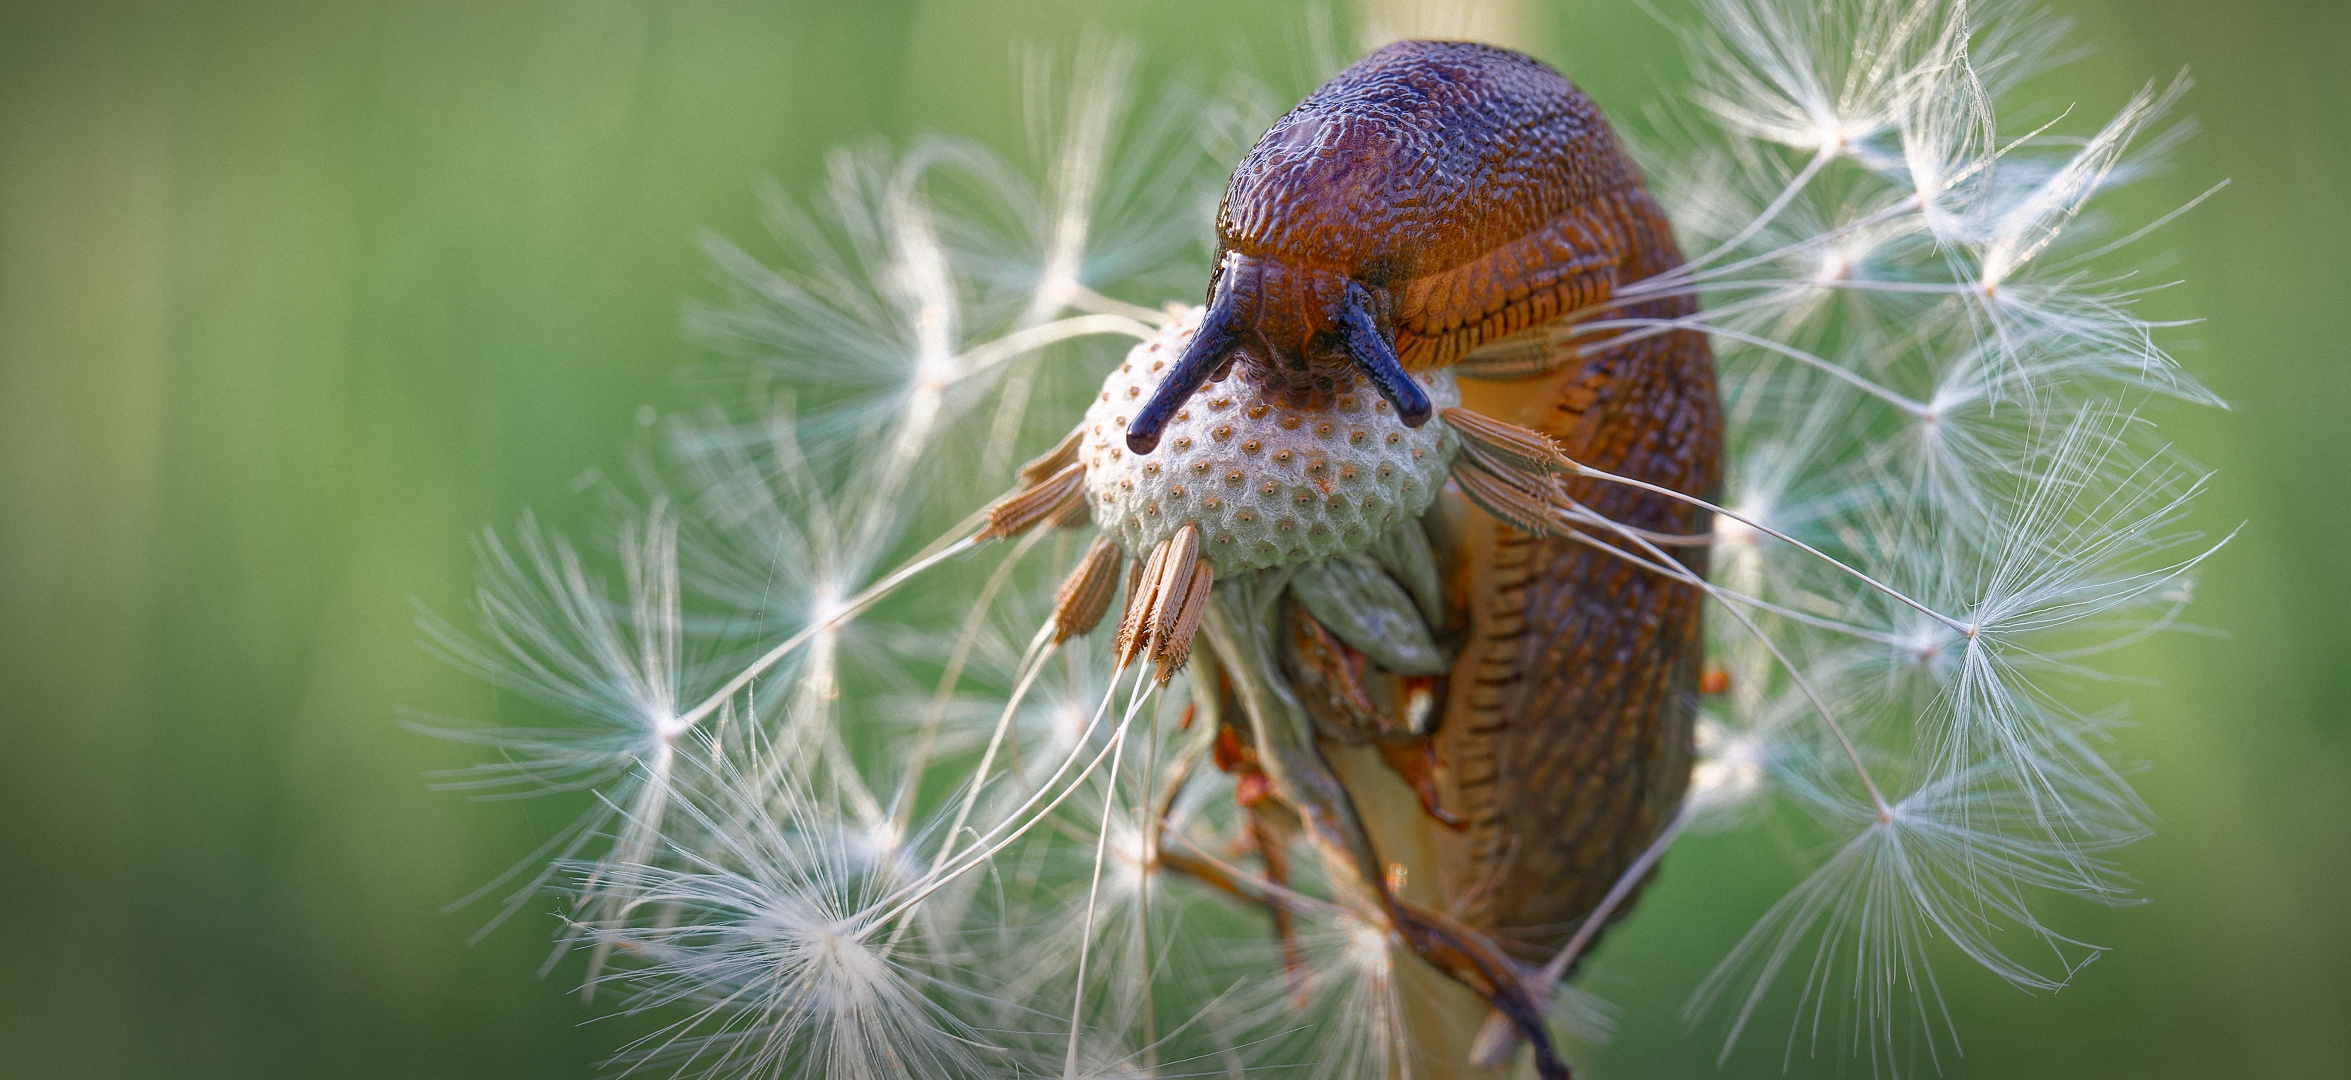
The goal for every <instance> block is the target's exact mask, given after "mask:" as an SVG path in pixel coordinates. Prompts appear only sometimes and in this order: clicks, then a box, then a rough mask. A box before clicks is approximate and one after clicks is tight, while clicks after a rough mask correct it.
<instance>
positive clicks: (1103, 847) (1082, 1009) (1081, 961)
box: [1061, 674, 1158, 1080]
mask: <svg viewBox="0 0 2351 1080" xmlns="http://www.w3.org/2000/svg"><path fill="white" fill-rule="evenodd" d="M1153 689H1155V687H1148V686H1145V685H1144V683H1143V679H1142V676H1141V675H1140V674H1137V675H1136V677H1135V697H1134V698H1133V700H1132V701H1131V702H1130V703H1129V704H1128V705H1127V715H1126V719H1125V720H1123V721H1121V722H1120V723H1119V725H1118V734H1116V735H1113V736H1112V737H1111V740H1110V777H1109V780H1108V782H1107V783H1105V784H1104V785H1103V790H1102V821H1101V824H1099V825H1098V826H1096V827H1095V831H1094V832H1095V835H1094V876H1093V877H1092V878H1091V879H1089V880H1088V881H1087V882H1086V918H1085V921H1084V922H1083V923H1082V924H1081V925H1080V927H1079V930H1078V971H1077V989H1076V990H1075V991H1074V992H1073V996H1072V999H1071V1001H1070V1006H1069V1055H1068V1057H1066V1058H1064V1059H1063V1061H1062V1065H1061V1075H1062V1076H1063V1078H1064V1080H1077V1075H1078V1035H1079V1034H1080V1033H1082V1032H1084V1031H1085V1016H1086V962H1087V961H1088V960H1090V959H1092V958H1093V951H1094V909H1095V907H1096V905H1097V904H1099V903H1100V901H1101V898H1102V861H1103V857H1104V856H1105V855H1107V854H1108V853H1109V851H1110V831H1111V830H1110V815H1111V814H1112V812H1114V811H1115V810H1117V808H1118V774H1119V769H1120V767H1121V765H1122V764H1123V763H1124V762H1125V760H1126V752H1127V725H1128V724H1129V723H1132V722H1133V721H1134V718H1135V713H1136V712H1138V711H1140V710H1141V709H1142V707H1143V703H1144V702H1146V701H1152V700H1156V698H1155V697H1154V695H1153V694H1152V690H1153ZM1152 716H1153V718H1154V719H1156V718H1157V717H1158V710H1156V709H1154V710H1152ZM1148 978H1149V972H1145V979H1146V981H1148Z"/></svg>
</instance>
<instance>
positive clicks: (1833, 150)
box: [1682, 143, 1841, 270]
mask: <svg viewBox="0 0 2351 1080" xmlns="http://www.w3.org/2000/svg"><path fill="white" fill-rule="evenodd" d="M1839 149H1841V147H1840V146H1839V145H1838V144H1836V143H1829V144H1826V145H1823V146H1822V147H1821V148H1820V151H1819V152H1818V153H1815V154H1813V155H1812V160H1811V161H1808V162H1805V163H1804V168H1803V169H1802V171H1799V172H1798V173H1797V174H1796V175H1795V176H1794V177H1793V178H1791V179H1790V180H1789V181H1788V185H1787V186H1786V187H1784V188H1781V189H1780V193H1779V196H1778V197H1777V198H1775V199H1773V200H1772V201H1771V205H1769V206H1766V207H1764V208H1763V212H1762V213H1759V214H1757V215H1755V218H1754V220H1752V221H1749V222H1748V223H1747V225H1746V227H1745V228H1743V229H1740V230H1739V231H1738V232H1737V233H1736V234H1734V235H1732V237H1731V238H1730V239H1728V240H1725V241H1723V242H1722V243H1719V244H1716V245H1714V250H1712V251H1709V252H1707V253H1706V254H1704V255H1700V256H1698V257H1697V258H1695V259H1691V260H1690V261H1689V262H1686V263H1683V264H1682V265H1683V266H1685V267H1688V268H1690V269H1691V270H1696V269H1698V268H1700V267H1703V266H1705V265H1706V264H1707V263H1710V262H1713V261H1714V260H1715V259H1717V258H1719V257H1721V256H1723V255H1724V254H1727V253H1728V252H1730V251H1731V250H1732V249H1734V248H1736V247H1738V246H1739V245H1740V244H1744V243H1746V242H1747V239H1748V238H1749V237H1751V236H1754V235H1755V234H1756V233H1759V232H1762V231H1763V227H1764V226H1766V225H1769V224H1771V222H1772V219H1773V218H1776V217H1778V216H1780V211H1782V210H1785V209H1787V208H1788V204H1789V203H1791V202H1794V201H1795V200H1796V196H1798V195H1800V194H1802V193H1803V191H1804V188H1805V186H1806V185H1808V184H1810V183H1812V178H1813V177H1815V176H1818V175H1820V170H1821V169H1823V168H1825V167H1827V165H1828V163H1829V162H1831V161H1835V160H1836V159H1837V151H1838V150H1839Z"/></svg>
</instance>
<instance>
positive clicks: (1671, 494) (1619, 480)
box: [1575, 461, 1976, 637]
mask: <svg viewBox="0 0 2351 1080" xmlns="http://www.w3.org/2000/svg"><path fill="white" fill-rule="evenodd" d="M1575 468H1576V475H1578V476H1588V477H1591V478H1592V479H1595V480H1606V481H1609V482H1610V483H1616V484H1623V485H1625V486H1627V487H1636V488H1640V489H1641V490H1643V491H1649V492H1655V493H1656V494H1659V495H1663V496H1665V497H1667V498H1670V499H1673V500H1675V501H1677V502H1684V503H1688V504H1690V505H1691V506H1695V507H1699V508H1701V509H1704V510H1708V511H1711V512H1713V513H1717V514H1721V515H1722V516H1724V517H1727V518H1729V519H1731V520H1732V521H1736V522H1738V523H1740V524H1742V525H1745V526H1747V527H1748V528H1750V529H1754V530H1755V531H1757V532H1759V533H1762V534H1764V535H1766V536H1769V537H1771V538H1772V539H1774V540H1778V541H1780V542H1781V543H1784V544H1788V545H1791V546H1793V547H1795V548H1796V549H1797V550H1799V551H1802V552H1804V553H1805V554H1807V555H1810V556H1812V557H1813V558H1816V559H1819V560H1820V561H1822V562H1825V563H1827V564H1829V565H1830V566H1834V567H1836V568H1837V569H1838V570H1840V571H1842V572H1844V573H1845V574H1847V575H1850V576H1851V577H1852V578H1853V579H1854V580H1856V581H1859V582H1861V583H1862V584H1864V585H1867V586H1869V587H1870V588H1873V589H1876V590H1877V591H1879V592H1881V593H1884V594H1886V595H1887V596H1890V597H1893V598H1894V599H1896V600H1899V601H1901V602H1902V603H1903V604H1906V605H1908V606H1909V607H1911V608H1914V609H1916V610H1917V611H1918V612H1919V613H1921V614H1923V615H1925V616H1927V617H1928V618H1930V619H1933V620H1935V621H1936V622H1939V623H1942V624H1943V625H1945V626H1948V627H1950V628H1951V629H1952V630H1953V631H1955V632H1957V633H1960V634H1964V635H1966V636H1968V637H1974V636H1975V632H1976V628H1975V627H1973V626H1970V625H1968V624H1966V623H1963V622H1960V621H1959V620H1957V619H1954V618H1952V617H1950V616H1949V615H1945V614H1943V613H1942V612H1940V611H1936V610H1935V609H1933V608H1931V607H1928V606H1926V605H1925V604H1922V603H1920V602H1918V601H1916V600H1913V599H1911V598H1910V597H1909V595H1908V594H1905V593H1903V592H1902V591H1901V590H1899V589H1896V588H1894V587H1893V586H1891V585H1887V584H1885V583H1884V582H1881V581H1879V580H1878V579H1876V578H1873V577H1871V576H1869V575H1868V574H1865V573H1862V572H1861V571H1859V570H1856V569H1854V568H1853V567H1851V566H1847V565H1846V564H1845V563H1843V562H1841V561H1839V560H1838V559H1837V558H1836V557H1834V556H1832V555H1830V554H1828V553H1827V552H1824V551H1822V550H1820V549H1819V548H1816V547H1813V546H1812V545H1810V544H1807V543H1805V542H1804V541H1802V540H1798V539H1796V538H1795V537H1793V536H1789V535H1788V534H1786V533H1784V532H1781V531H1779V530H1778V529H1774V528H1772V527H1771V526H1769V525H1765V524H1764V523H1762V522H1760V521H1756V520H1754V519H1752V518H1749V517H1746V516H1745V515H1743V514H1738V513H1734V512H1732V511H1730V510H1726V509H1724V508H1722V507H1720V506H1717V505H1715V504H1713V503H1711V502H1708V501H1706V500H1705V499H1701V498H1699V497H1697V496H1695V495H1685V494H1683V493H1681V492H1679V491H1675V490H1674V489H1672V488H1669V487H1663V486H1660V485H1657V484H1652V483H1649V482H1648V481H1646V480H1635V479H1633V478H1632V477H1629V476H1619V475H1617V474H1616V473H1612V472H1609V471H1608V470H1606V469H1595V468H1593V467H1592V466H1589V465H1586V464H1584V463H1582V462H1580V461H1579V462H1576V463H1575ZM1601 520H1607V519H1605V518H1602V519H1601ZM1613 524H1614V523H1613V522H1612V523H1611V525H1613ZM1633 539H1634V540H1636V541H1640V538H1639V537H1633ZM1640 542H1642V543H1643V544H1646V543H1647V542H1646V541H1640Z"/></svg>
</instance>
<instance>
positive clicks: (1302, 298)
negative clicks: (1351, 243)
mask: <svg viewBox="0 0 2351 1080" xmlns="http://www.w3.org/2000/svg"><path fill="white" fill-rule="evenodd" d="M1208 292H1209V297H1208V312H1207V315H1206V317H1205V318H1203V319H1202V321H1201V324H1200V332H1199V334H1198V335H1196V336H1195V337H1193V339H1192V343H1191V344H1190V345H1189V346H1188V347H1186V348H1185V350H1184V354H1183V356H1182V357H1181V358H1179V359H1178V360H1177V361H1176V363H1175V364H1174V366H1173V367H1171V368H1170V369H1169V370H1168V373H1167V378H1166V379H1164V380H1162V381H1161V382H1160V384H1159V388H1158V390H1157V391H1155V392H1154V393H1153V394H1152V395H1151V399H1150V401H1148V402H1146V403H1145V404H1144V406H1143V408H1142V411H1140V412H1138V413H1136V414H1135V419H1134V422H1133V423H1132V424H1131V425H1129V426H1128V428H1127V448H1128V449H1130V450H1132V451H1134V452H1135V453H1137V454H1148V453H1150V452H1151V451H1152V449H1153V448H1155V447H1157V446H1158V445H1159V435H1160V433H1161V432H1162V431H1164V430H1165V429H1166V427H1167V423H1168V421H1169V420H1170V419H1172V418H1174V416H1175V414H1176V412H1177V410H1179V409H1181V408H1183V405H1184V402H1186V401H1187V400H1190V398H1191V396H1192V393H1193V392H1194V391H1196V390H1198V389H1200V387H1201V386H1202V385H1203V384H1205V383H1207V382H1208V381H1210V380H1211V379H1220V378H1223V377H1224V375H1225V373H1226V372H1227V371H1230V370H1232V369H1233V368H1234V367H1235V366H1236V365H1238V366H1239V368H1240V370H1241V373H1242V374H1243V375H1244V376H1245V377H1247V378H1248V379H1249V380H1250V381H1251V382H1254V383H1257V384H1258V385H1259V387H1260V391H1261V392H1271V391H1277V390H1281V391H1286V392H1287V393H1288V395H1289V397H1290V399H1291V401H1292V402H1295V403H1300V404H1312V403H1316V402H1324V401H1329V400H1331V399H1333V398H1335V397H1336V396H1337V395H1338V394H1339V393H1341V392H1343V391H1345V390H1347V389H1349V388H1350V387H1352V386H1353V385H1354V384H1355V382H1356V380H1358V379H1361V380H1363V381H1365V382H1369V383H1370V384H1371V385H1372V388H1373V389H1375V390H1377V391H1379V394H1380V396H1381V397H1383V398H1386V399H1387V401H1388V404H1390V405H1392V406H1394V407H1395V409H1396V414H1397V416H1398V417H1399V418H1400V419H1402V420H1403V421H1404V426H1406V427H1419V426H1421V425H1422V424H1425V423H1427V422H1428V419H1429V416H1430V415H1431V414H1432V412H1433V411H1434V410H1433V409H1432V408H1431V406H1430V404H1429V398H1428V395H1427V394H1426V393H1425V392H1423V391H1422V390H1421V387H1420V384H1419V383H1416V382H1414V381H1413V380H1412V377H1411V376H1410V375H1408V374H1406V373H1405V370H1404V365H1403V364H1402V363H1400V362H1399V361H1398V360H1397V358H1396V334H1395V331H1394V329H1393V328H1391V327H1390V326H1389V320H1388V309H1389V300H1388V294H1387V291H1386V290H1385V289H1381V288H1378V287H1376V286H1367V285H1365V284H1364V283H1362V282H1360V281H1357V280H1355V279H1353V278H1351V277H1349V276H1348V275H1346V274H1344V273H1341V272H1339V271H1336V270H1332V269H1329V268H1325V267H1321V266H1315V265H1311V264H1301V263H1291V262H1287V261H1284V260H1281V259H1275V258H1268V257H1264V256H1249V255H1243V254H1241V253H1240V252H1237V251H1228V252H1226V253H1225V254H1224V257H1223V259H1222V260H1220V261H1219V262H1218V264H1217V268H1216V274H1215V275H1214V276H1213V277H1212V278H1210V280H1209V283H1208Z"/></svg>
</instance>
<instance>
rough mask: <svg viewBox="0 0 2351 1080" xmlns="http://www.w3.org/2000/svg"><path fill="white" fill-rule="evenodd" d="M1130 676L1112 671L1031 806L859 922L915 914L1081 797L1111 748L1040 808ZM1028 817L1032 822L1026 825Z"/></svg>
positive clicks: (1131, 715) (1019, 809) (882, 901)
mask: <svg viewBox="0 0 2351 1080" xmlns="http://www.w3.org/2000/svg"><path fill="white" fill-rule="evenodd" d="M1149 670H1150V669H1149V668H1148V667H1140V668H1138V671H1141V672H1148V671H1149ZM1126 672H1127V669H1126V668H1124V667H1121V668H1119V669H1117V670H1116V671H1113V672H1111V675H1110V688H1109V689H1108V690H1107V691H1105V692H1104V693H1103V696H1102V704H1101V705H1100V706H1099V707H1097V708H1096V709H1095V710H1094V715H1093V717H1092V719H1089V720H1087V721H1086V727H1085V730H1083V731H1081V732H1079V733H1078V737H1077V740H1076V741H1075V742H1074V743H1073V744H1072V745H1071V747H1070V752H1069V756H1067V757H1065V758H1063V759H1062V761H1061V765H1060V766H1059V767H1058V768H1056V769H1055V770H1054V771H1053V775H1052V776H1050V777H1047V778H1046V779H1045V783H1044V784H1043V785H1041V786H1040V787H1039V788H1038V789H1037V792H1036V794H1034V795H1031V796H1030V797H1029V800H1028V801H1027V802H1025V803H1022V804H1021V805H1020V806H1019V807H1017V808H1015V809H1014V810H1013V811H1012V813H1010V814H1008V815H1006V816H1005V818H1004V820H1003V821H1002V822H999V823H998V824H997V826H996V827H995V828H994V829H991V830H989V832H988V834H987V835H986V836H983V837H981V838H980V839H979V840H977V841H975V842H974V847H973V848H972V850H969V851H966V852H965V853H964V854H963V856H962V858H961V860H960V861H959V862H958V863H957V864H956V865H954V866H952V867H949V868H944V869H938V870H933V871H931V872H930V873H929V874H927V875H924V877H923V878H922V880H920V881H916V882H913V883H911V884H908V885H906V886H904V887H903V888H900V889H899V890H898V891H897V892H894V893H891V894H890V895H888V896H885V897H883V898H882V899H880V900H878V901H876V902H874V903H873V904H871V905H868V906H867V908H866V911H865V913H863V914H861V915H860V916H859V920H858V921H859V922H860V923H862V924H863V925H865V926H867V927H868V928H871V927H876V926H880V925H883V924H884V923H887V922H889V921H891V920H893V919H897V918H899V917H900V916H903V915H905V914H906V913H907V912H908V911H911V910H913V908H914V905H916V904H920V903H921V902H922V900H923V898H924V897H927V896H929V895H930V894H932V893H934V892H937V891H939V889H940V888H942V887H944V886H945V885H946V884H947V883H948V882H950V881H953V880H955V879H956V878H959V877H962V876H963V875H964V873H965V872H967V871H969V870H970V869H972V868H973V867H975V866H978V865H979V864H981V863H983V862H986V861H987V860H989V859H991V858H994V857H995V856H996V853H997V852H1000V851H1002V850H1004V849H1005V847H1006V846H1008V845H1010V844H1011V843H1012V842H1013V841H1015V840H1018V839H1020V838H1021V837H1022V836H1024V835H1027V833H1028V831H1029V830H1030V829H1032V828H1035V827H1036V824H1037V822H1039V821H1042V820H1044V818H1045V816H1046V815H1048V814H1051V813H1052V812H1053V811H1054V810H1055V809H1057V808H1059V807H1060V806H1061V804H1062V803H1065V802H1068V801H1069V798H1070V796H1072V795H1075V794H1077V791H1078V788H1079V787H1081V786H1083V785H1084V784H1085V782H1086V779H1087V778H1088V777H1091V776H1093V775H1094V770H1095V769H1098V768H1100V767H1101V766H1102V761H1103V759H1104V758H1107V757H1109V756H1110V749H1111V748H1110V747H1107V746H1106V747H1103V748H1102V751H1101V752H1100V753H1097V754H1095V755H1094V760H1092V761H1089V762H1087V763H1086V767H1085V768H1084V769H1083V770H1081V771H1079V773H1078V775H1077V777H1076V778H1075V779H1072V780H1071V781H1070V782H1069V786H1068V787H1066V788H1063V789H1062V791H1061V793H1060V794H1059V795H1055V796H1054V797H1053V800H1052V801H1051V802H1048V803H1046V804H1045V805H1044V806H1043V807H1042V808H1038V807H1037V802H1038V800H1040V799H1043V798H1044V797H1045V792H1047V791H1049V790H1051V789H1052V787H1053V785H1054V784H1056V783H1059V782H1060V780H1061V777H1062V775H1063V774H1065V773H1067V772H1068V771H1069V767H1070V766H1071V765H1074V764H1076V763H1077V760H1078V758H1080V757H1082V756H1083V755H1084V754H1085V746H1086V738H1087V737H1088V736H1090V735H1092V734H1093V733H1094V729H1095V728H1097V727H1100V726H1101V724H1102V718H1103V717H1104V716H1106V715H1108V714H1109V712H1110V705H1111V702H1113V701H1115V700H1117V698H1118V680H1119V677H1120V676H1122V675H1125V674H1126ZM1142 678H1143V676H1142V675H1141V674H1138V675H1137V676H1136V679H1137V681H1138V683H1139V682H1140V681H1141V679H1142ZM1130 700H1131V699H1130ZM1133 719H1134V712H1133V710H1132V709H1131V708H1130V709H1129V710H1128V712H1127V715H1126V718H1125V719H1124V720H1121V721H1120V722H1119V726H1118V729H1117V731H1116V732H1115V733H1114V734H1113V739H1114V740H1115V739H1117V738H1123V737H1124V736H1125V733H1126V725H1127V724H1128V723H1129V722H1131V721H1132V720H1133ZM1114 745H1115V743H1114ZM1032 809H1035V810H1036V813H1035V814H1033V815H1031V814H1030V813H1029V811H1030V810H1032ZM1023 817H1026V818H1027V819H1028V820H1027V823H1026V824H1021V820H1022V818H1023ZM983 846H984V850H983ZM873 912H880V914H878V915H874V914H871V913H873Z"/></svg>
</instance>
